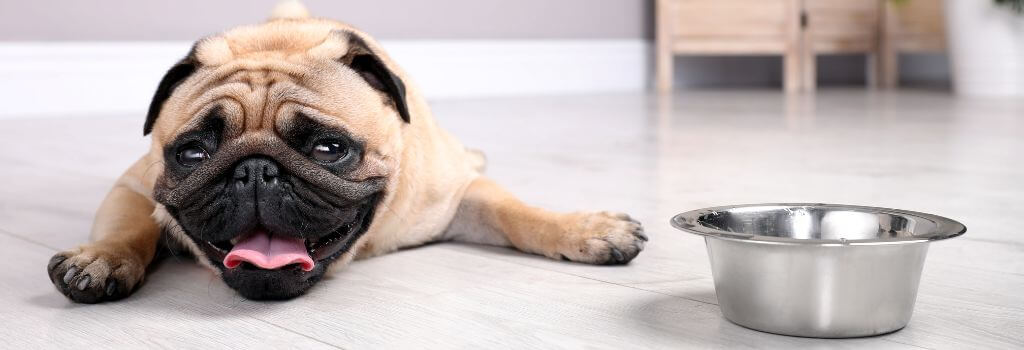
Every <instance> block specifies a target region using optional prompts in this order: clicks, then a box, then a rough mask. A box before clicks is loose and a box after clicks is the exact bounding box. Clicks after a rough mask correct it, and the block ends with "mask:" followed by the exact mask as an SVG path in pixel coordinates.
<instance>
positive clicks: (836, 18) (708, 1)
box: [655, 0, 944, 92]
mask: <svg viewBox="0 0 1024 350" xmlns="http://www.w3.org/2000/svg"><path fill="white" fill-rule="evenodd" d="M940 1H942V0H900V1H898V3H893V1H892V0H656V3H655V10H656V21H657V24H656V44H655V45H656V71H657V87H658V90H659V91H669V90H671V88H672V78H673V67H672V58H673V57H674V56H675V55H781V56H782V57H783V77H782V81H783V87H784V88H785V90H786V91H790V92H795V91H810V90H814V89H815V87H816V81H817V74H816V71H817V65H816V63H815V62H816V61H817V55H819V54H849V53H862V54H866V55H867V57H868V58H869V64H868V67H869V69H868V72H867V74H869V78H868V80H869V81H870V82H872V83H875V84H880V85H882V86H893V85H895V78H894V77H895V76H896V74H897V68H896V67H897V64H896V63H895V62H896V58H897V55H898V52H900V51H913V50H917V49H920V48H928V49H934V48H935V47H936V46H937V45H940V44H941V43H943V42H944V40H942V39H938V38H933V37H932V36H933V35H935V34H936V33H941V31H942V28H941V26H940V27H936V26H937V25H938V24H940V23H941V22H942V18H941V12H940V11H938V10H941V2H940ZM922 33H928V34H927V35H924V34H922ZM925 37H927V39H925Z"/></svg>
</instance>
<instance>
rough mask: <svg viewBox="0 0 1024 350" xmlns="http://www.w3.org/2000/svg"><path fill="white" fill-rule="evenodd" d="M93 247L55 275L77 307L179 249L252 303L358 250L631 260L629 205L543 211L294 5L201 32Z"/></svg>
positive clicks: (636, 239)
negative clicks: (490, 173) (471, 250)
mask: <svg viewBox="0 0 1024 350" xmlns="http://www.w3.org/2000/svg"><path fill="white" fill-rule="evenodd" d="M143 135H151V137H152V144H151V146H150V148H149V150H148V152H147V153H145V154H144V155H143V156H142V157H141V158H140V159H139V160H138V161H137V162H136V163H134V165H132V166H131V167H129V168H128V170H127V171H126V172H125V173H124V174H123V175H122V176H121V177H120V178H119V179H118V180H117V181H116V183H115V184H114V186H113V188H112V189H111V190H110V192H109V194H107V196H106V198H105V199H104V200H103V202H102V204H101V205H100V207H99V209H98V212H97V213H96V217H95V221H94V224H93V226H92V233H91V237H90V242H89V243H87V244H84V245H82V246H79V247H77V248H75V249H72V250H68V251H64V252H60V253H58V254H56V255H54V256H53V258H52V259H51V260H50V261H49V263H48V265H47V273H48V275H49V277H50V280H51V281H52V282H53V284H54V286H56V288H57V290H58V291H60V292H61V293H62V294H64V295H65V296H67V297H68V298H69V299H71V300H72V301H74V302H80V303H97V302H104V301H113V300H118V299H122V298H125V297H127V296H128V295H130V294H131V293H132V292H133V291H135V290H137V288H138V287H139V286H140V285H141V283H142V281H143V279H144V278H145V274H146V271H147V267H148V266H149V265H150V264H151V263H152V262H153V261H154V260H155V257H156V256H157V255H158V253H159V252H163V251H168V250H175V249H177V250H180V251H182V252H186V253H191V255H192V256H194V257H195V259H196V261H197V262H198V263H200V264H202V265H205V266H206V267H208V268H209V269H211V270H212V271H213V272H214V273H216V274H218V275H219V276H220V277H221V279H222V280H223V281H224V282H225V283H226V284H227V285H228V286H229V287H231V288H232V289H234V290H235V291H237V292H238V293H239V294H240V295H242V296H244V297H246V298H249V299H257V300H259V299H289V298H294V297H296V296H299V295H302V294H303V293H305V292H306V291H308V290H309V289H310V288H311V287H312V286H313V285H315V284H316V283H317V282H318V281H319V280H321V278H322V277H323V276H324V275H325V274H326V273H328V271H329V270H331V271H333V270H336V269H337V268H340V267H342V266H345V265H347V264H348V263H350V262H351V261H353V260H354V259H365V258H369V257H373V256H377V255H381V254H384V253H388V252H392V251H395V250H398V249H401V248H405V247H413V246H418V245H422V244H425V243H428V242H435V241H459V242H471V243H477V244H488V245H497V246H510V247H514V248H516V249H518V250H521V251H523V252H528V253H533V254H539V255H543V256H546V257H550V258H553V259H562V260H570V261H576V262H582V263H590V264H625V263H628V262H629V261H630V260H632V259H633V258H634V257H636V256H637V254H639V253H640V251H641V250H642V249H643V248H644V243H645V242H646V241H647V237H646V236H645V235H644V232H643V227H642V225H641V224H640V223H639V222H638V221H636V220H634V219H632V218H630V217H629V216H628V215H626V214H620V213H611V212H575V213H556V212H551V211H547V210H544V209H540V208H537V207H533V206H529V205H526V204H524V203H523V202H521V201H520V200H518V199H517V198H516V197H515V196H513V195H512V194H511V193H509V192H508V191H506V190H505V189H503V188H502V187H500V186H499V185H497V184H495V183H494V182H493V181H492V180H490V179H488V178H487V177H485V176H484V175H483V169H484V163H485V162H484V157H483V155H482V153H480V152H478V151H475V150H471V149H467V148H466V147H464V146H463V145H462V144H461V143H459V141H458V140H456V139H455V138H454V137H453V136H452V135H450V134H448V133H447V132H445V131H444V130H442V129H441V128H439V127H438V125H437V124H436V123H435V121H434V119H433V117H432V115H431V112H430V109H429V107H428V106H427V103H426V101H425V99H424V97H423V95H421V94H420V91H419V90H418V89H417V88H416V87H415V86H414V85H413V84H412V83H411V80H410V79H409V77H408V75H407V74H406V73H405V72H403V71H402V69H401V68H400V67H399V66H398V65H396V64H395V63H394V62H393V61H392V60H391V59H390V58H389V57H388V55H387V54H386V53H385V52H384V50H382V49H381V47H380V45H379V44H378V43H377V42H376V41H375V40H374V39H373V38H371V37H370V36H368V35H367V34H366V33H363V32H362V31H360V30H358V29H356V28H353V27H351V26H349V25H346V24H343V23H341V22H337V21H333V20H327V19H317V18H312V17H310V16H309V13H308V11H307V10H306V9H305V8H304V7H302V5H301V4H299V3H298V2H296V1H288V2H283V3H281V4H279V5H278V6H277V8H275V10H274V11H273V13H272V15H271V18H270V19H269V20H267V21H266V22H265V23H262V24H256V25H249V26H242V27H237V28H234V29H232V30H229V31H227V32H224V33H221V34H218V35H214V36H210V37H206V38H203V39H201V40H199V41H198V42H196V43H195V44H194V45H193V47H192V49H191V51H190V52H189V53H188V54H187V55H186V56H185V58H183V59H182V60H181V61H179V62H178V63H177V64H175V65H174V66H173V67H171V68H170V69H169V70H168V71H167V73H166V75H165V76H164V77H163V78H162V79H161V81H160V83H159V85H158V86H157V89H156V92H155V93H154V96H153V100H152V102H151V103H150V107H149V111H148V113H147V115H146V121H145V123H144V126H143Z"/></svg>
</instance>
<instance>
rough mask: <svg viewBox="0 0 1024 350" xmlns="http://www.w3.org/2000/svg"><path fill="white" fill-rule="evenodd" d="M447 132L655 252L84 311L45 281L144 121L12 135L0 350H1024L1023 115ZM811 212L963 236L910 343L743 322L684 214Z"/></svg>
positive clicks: (623, 100)
mask: <svg viewBox="0 0 1024 350" xmlns="http://www.w3.org/2000/svg"><path fill="white" fill-rule="evenodd" d="M435 112H436V114H437V115H438V118H439V119H440V121H441V123H442V125H444V126H446V127H447V128H448V129H449V130H451V131H453V132H454V133H455V134H456V135H459V136H460V137H461V138H462V139H463V141H464V142H465V143H466V144H467V145H470V146H473V147H477V148H481V149H483V150H485V151H486V152H487V154H488V158H489V159H490V165H489V169H488V172H489V173H490V174H491V175H492V176H493V177H495V178H496V179H498V180H499V181H500V182H502V183H504V184H505V185H507V186H508V187H510V188H511V189H513V190H514V192H517V193H519V194H521V196H522V197H524V198H525V199H526V200H528V201H530V202H533V203H536V204H539V205H543V206H547V207H551V208H555V209H561V210H575V209H593V210H605V209H608V210H618V211H625V212H629V213H631V214H634V215H635V216H636V217H638V218H640V219H641V220H642V221H643V222H644V224H645V225H646V227H647V228H648V229H647V230H648V234H649V235H650V236H651V241H650V242H649V244H648V245H647V250H646V251H644V252H643V253H642V254H641V255H640V256H639V257H638V258H637V259H636V260H634V261H633V262H632V263H631V264H629V265H628V266H622V267H600V266H586V265H581V264H575V263H567V262H560V261H552V260H547V259H543V258H539V257H535V256H530V255H526V254H521V253H518V252H515V251H511V250H507V249H501V248H493V247H481V246H471V245H460V244H448V243H445V244H434V245H430V246H426V247H421V248H417V249H410V250H406V251H402V252H398V253H394V254H390V255H386V256H383V257H379V258H374V259H370V260H367V261H360V262H356V263H355V264H353V265H352V266H350V267H349V268H347V269H345V270H343V271H340V273H337V274H335V275H333V277H330V278H328V279H327V280H325V281H324V282H322V283H320V285H318V286H317V287H315V288H314V289H313V290H312V291H311V292H310V293H309V294H308V295H305V296H303V297H301V298H299V299H296V300H293V301H288V302H253V301H248V300H244V299H242V298H240V297H239V296H237V295H236V294H234V293H233V292H232V291H231V290H230V289H228V288H227V287H226V286H225V285H224V284H223V283H222V282H221V281H220V280H219V279H217V278H216V277H215V276H214V275H212V274H211V273H210V272H208V271H206V270H204V269H202V268H200V267H198V266H196V265H194V264H193V263H191V262H189V261H187V260H184V259H175V258H171V259H169V260H168V261H165V262H164V263H162V264H160V265H158V266H157V267H156V268H155V269H154V270H153V272H152V274H151V275H150V277H149V279H148V281H147V283H146V284H145V285H144V286H143V287H142V288H141V289H140V290H139V291H138V292H137V293H136V294H135V295H133V296H132V297H130V298H128V299H126V300H123V301H120V302H115V303H109V304H102V305H75V304H71V303H69V302H68V301H67V300H66V299H65V298H64V297H63V296H61V295H60V294H58V293H57V291H56V290H55V289H54V288H53V287H52V286H51V284H50V281H49V280H48V279H47V277H46V274H45V273H44V270H45V265H46V262H47V260H48V259H49V258H50V256H51V255H53V254H54V253H55V252H57V251H58V250H63V249H67V248H71V247H73V246H75V245H76V244H78V243H80V242H82V241H83V240H84V239H85V237H86V235H87V233H88V230H89V226H90V222H91V218H92V215H93V211H94V210H95V209H96V206H97V205H98V203H99V201H100V199H101V198H102V196H103V195H104V193H105V191H106V190H107V189H108V187H109V186H110V185H111V183H112V181H113V179H114V178H115V176H117V175H118V174H119V172H120V171H121V170H122V169H124V168H125V167H126V166H127V165H129V164H130V163H131V162H132V161H133V160H134V159H135V157H137V156H138V155H140V154H141V153H142V152H143V151H144V149H145V148H146V147H147V145H148V139H144V138H142V137H141V134H142V121H143V119H142V114H141V113H140V114H139V115H132V116H94V115H92V116H87V115H81V116H78V115H69V116H44V117H38V118H25V119H9V120H0V183H2V184H3V186H0V254H2V255H3V260H2V261H3V262H4V266H3V268H0V295H2V296H3V298H2V299H0V323H2V324H3V327H0V339H3V345H0V347H4V348H40V347H49V348H76V349H81V348H95V347H104V348H108V347H115V346H116V347H124V348H128V347H131V348H136V349H137V348H154V347H166V348H181V347H197V348H200V347H201V348H204V349H209V348H236V349H238V348H269V347H281V348H347V349H364V348H422V347H426V348H453V347H459V348H479V349H493V348H519V349H525V348H581V347H585V346H586V347H594V348H614V349H639V348H687V347H690V348H708V347H719V348H744V347H746V348H752V347H756V348H808V347H813V348H819V347H828V348H927V349H970V348H1004V349H1011V348H1016V349H1021V348H1024V136H1022V135H1024V102H1013V101H1006V100H963V99H956V98H953V97H951V96H949V95H948V94H946V93H940V92H901V93H896V94H881V93H868V92H863V91H860V90H849V91H846V90H842V91H824V92H820V93H819V94H818V95H817V97H816V98H814V99H811V98H806V97H805V98H791V99H787V98H785V97H784V96H783V95H781V94H779V93H776V92H768V91H763V92H682V93H680V94H679V95H677V96H675V97H674V98H672V99H670V100H659V99H657V98H655V97H653V96H643V95H603V96H577V97H545V98H506V99H489V100H474V101H444V102H439V103H436V104H435ZM799 201H809V202H834V203H848V204H861V205H872V206H884V207H895V208H903V209H910V210H916V211H924V212H930V213H935V214H939V215H944V216H948V217H951V218H954V219H958V220H960V221H962V222H963V223H965V224H966V225H967V226H968V232H967V234H966V235H965V236H963V237H960V238H956V239H953V240H950V241H944V242H939V243H936V244H933V245H932V247H931V249H930V253H929V256H928V259H927V263H926V267H925V271H924V276H923V277H922V281H921V287H920V293H919V296H918V300H917V306H916V309H915V314H914V317H913V319H912V320H911V322H910V325H909V326H907V327H906V328H905V329H903V330H901V331H899V332H896V333H892V334H888V335H885V336H880V337H872V338H861V339H845V340H823V339H807V338H795V337H786V336H779V335H772V334H765V333H760V332H757V331H752V330H748V329H745V328H742V327H739V326H736V325H733V324H731V323H729V322H728V321H726V320H725V319H723V318H722V316H721V313H720V312H719V308H718V305H717V300H716V298H715V291H714V287H713V284H712V279H711V272H710V269H709V267H708V262H707V254H706V251H705V249H704V242H703V240H702V239H700V238H698V237H696V236H692V235H689V234H684V233H681V232H678V231H676V230H674V229H672V228H671V227H670V226H669V224H668V219H669V217H671V216H672V215H673V214H675V213H678V212H681V211H685V210H689V209H694V208H700V207H705V206H712V205H725V204H736V203H756V202H799ZM83 346H84V347H83Z"/></svg>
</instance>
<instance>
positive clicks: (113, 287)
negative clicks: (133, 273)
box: [106, 280, 117, 297]
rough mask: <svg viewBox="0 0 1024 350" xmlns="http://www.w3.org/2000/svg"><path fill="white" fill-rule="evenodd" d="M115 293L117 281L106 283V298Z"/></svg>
mask: <svg viewBox="0 0 1024 350" xmlns="http://www.w3.org/2000/svg"><path fill="white" fill-rule="evenodd" d="M115 292H117V281H115V280H109V281H107V287H106V293H107V296H108V297H109V296H112V295H114V293H115Z"/></svg>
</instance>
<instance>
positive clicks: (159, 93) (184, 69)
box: [142, 46, 199, 136]
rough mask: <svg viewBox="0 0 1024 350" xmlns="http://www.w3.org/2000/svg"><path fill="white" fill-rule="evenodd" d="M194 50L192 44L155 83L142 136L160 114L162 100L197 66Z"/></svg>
mask: <svg viewBox="0 0 1024 350" xmlns="http://www.w3.org/2000/svg"><path fill="white" fill-rule="evenodd" d="M195 51H196V48H195V46H193V47H192V51H190V52H189V53H188V55H187V56H185V58H183V59H181V61H178V63H175V64H174V66H173V67H171V69H169V70H167V73H165V74H164V77H163V79H160V84H159V85H157V87H156V92H155V93H153V101H151V102H149V112H147V113H146V123H145V124H143V126H142V135H143V136H145V135H149V133H150V132H152V131H153V124H155V123H156V118H157V117H159V116H160V110H161V109H162V108H163V106H164V102H165V101H167V99H168V98H170V97H171V93H173V92H174V88H176V87H178V84H181V82H182V81H185V79H187V78H188V77H189V76H191V75H192V73H195V71H196V69H197V68H199V61H198V60H197V59H196V58H195Z"/></svg>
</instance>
